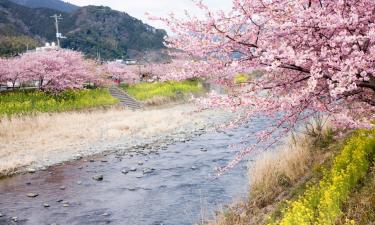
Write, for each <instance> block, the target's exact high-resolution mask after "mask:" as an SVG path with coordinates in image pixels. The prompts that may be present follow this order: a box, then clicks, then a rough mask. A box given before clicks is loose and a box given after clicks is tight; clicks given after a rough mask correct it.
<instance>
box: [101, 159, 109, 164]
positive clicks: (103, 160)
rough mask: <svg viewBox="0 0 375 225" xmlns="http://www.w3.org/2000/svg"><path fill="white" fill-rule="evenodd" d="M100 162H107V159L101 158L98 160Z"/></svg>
mask: <svg viewBox="0 0 375 225" xmlns="http://www.w3.org/2000/svg"><path fill="white" fill-rule="evenodd" d="M100 162H103V163H106V162H108V160H106V159H102V160H100Z"/></svg>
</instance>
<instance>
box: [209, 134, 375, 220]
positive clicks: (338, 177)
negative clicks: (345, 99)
mask: <svg viewBox="0 0 375 225" xmlns="http://www.w3.org/2000/svg"><path fill="white" fill-rule="evenodd" d="M310 134H311V133H310ZM374 135H375V129H372V130H370V131H368V130H357V131H354V132H352V133H351V134H349V135H347V137H346V138H344V139H343V140H334V139H333V136H332V132H331V131H329V130H327V131H325V132H323V133H321V135H319V136H317V135H316V133H315V135H313V137H311V136H304V137H300V139H299V141H297V142H296V141H292V143H291V144H289V145H288V147H287V148H282V149H278V150H277V151H276V152H275V153H266V154H265V155H263V156H262V157H261V158H260V159H258V161H257V162H255V163H254V164H253V165H251V166H250V169H249V178H250V183H251V184H250V194H249V201H248V202H245V203H239V204H236V205H234V206H232V207H229V208H228V209H227V210H225V211H224V212H223V213H221V214H220V215H219V217H218V219H217V221H215V222H211V223H210V224H216V225H229V224H230V225H244V224H269V225H274V224H281V225H292V224H298V225H300V224H301V225H304V224H306V225H308V224H324V225H326V224H364V225H365V224H372V223H374V222H375V218H374V207H373V206H374V204H375V202H374V201H373V200H374V199H375V195H374V194H373V193H372V192H371V188H370V187H371V185H373V182H374V180H375V176H374V168H375V165H374V162H375V160H374V159H375V158H374V155H375V136H374ZM317 137H319V138H317ZM293 140H296V139H293ZM312 146H313V147H312ZM357 204H358V205H363V207H361V208H359V207H358V205H357Z"/></svg>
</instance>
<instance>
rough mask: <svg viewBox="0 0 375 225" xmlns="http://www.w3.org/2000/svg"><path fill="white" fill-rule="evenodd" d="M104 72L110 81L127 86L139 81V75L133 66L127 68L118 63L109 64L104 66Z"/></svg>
mask: <svg viewBox="0 0 375 225" xmlns="http://www.w3.org/2000/svg"><path fill="white" fill-rule="evenodd" d="M104 70H105V71H106V72H107V73H108V74H109V75H110V76H111V78H112V79H114V80H115V81H119V82H125V83H127V84H134V83H136V82H137V81H138V80H139V73H137V68H135V67H134V66H128V65H125V64H122V63H119V62H109V63H107V64H105V68H104Z"/></svg>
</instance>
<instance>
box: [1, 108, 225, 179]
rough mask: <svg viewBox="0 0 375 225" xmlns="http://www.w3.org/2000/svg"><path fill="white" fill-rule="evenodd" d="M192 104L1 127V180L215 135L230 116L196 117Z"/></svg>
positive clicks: (17, 121) (32, 119)
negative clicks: (209, 132) (101, 155)
mask: <svg viewBox="0 0 375 225" xmlns="http://www.w3.org/2000/svg"><path fill="white" fill-rule="evenodd" d="M194 111H195V107H194V106H193V105H190V104H186V105H177V106H171V107H168V108H161V109H150V110H145V111H128V110H121V109H110V110H98V111H93V112H69V113H57V114H39V115H37V116H27V117H20V118H13V119H10V120H9V119H3V120H2V121H0V174H12V173H16V172H20V171H22V170H30V169H31V170H33V169H40V168H43V167H46V166H51V165H54V164H57V163H60V162H65V161H69V160H73V159H75V158H79V157H82V156H88V155H94V154H98V153H102V152H105V151H126V150H129V149H132V148H134V147H136V148H137V147H139V146H142V145H150V144H153V143H158V144H162V143H167V144H168V143H171V142H173V141H179V140H181V139H182V140H183V139H184V138H186V137H188V136H191V135H194V134H197V132H198V133H199V132H204V131H206V130H207V129H212V128H213V127H214V126H215V125H218V124H220V123H222V122H223V121H226V120H227V119H228V117H229V113H228V112H223V111H221V112H218V111H205V112H199V113H195V112H194Z"/></svg>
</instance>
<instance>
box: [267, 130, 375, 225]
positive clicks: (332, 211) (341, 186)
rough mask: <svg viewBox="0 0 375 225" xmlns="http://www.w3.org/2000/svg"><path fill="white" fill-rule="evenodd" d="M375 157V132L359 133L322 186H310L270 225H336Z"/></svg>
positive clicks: (334, 164) (321, 183) (343, 152)
mask: <svg viewBox="0 0 375 225" xmlns="http://www.w3.org/2000/svg"><path fill="white" fill-rule="evenodd" d="M374 155H375V129H373V130H371V131H365V130H361V131H357V132H355V134H354V136H352V137H351V138H349V140H348V141H347V143H346V144H345V146H344V147H343V149H342V151H341V153H340V154H339V155H338V156H337V157H336V158H335V160H334V163H333V166H332V168H331V170H330V171H329V172H328V171H327V172H326V173H325V174H324V176H323V179H322V180H321V181H320V183H319V184H317V185H313V186H311V187H309V188H308V189H307V190H306V191H305V193H304V194H303V195H302V196H301V197H300V198H298V199H297V200H296V201H293V202H289V207H288V208H287V209H286V210H285V211H284V213H283V216H282V219H281V220H280V221H278V222H275V223H270V224H281V225H294V224H295V225H304V224H322V225H329V224H335V222H336V220H337V218H338V217H339V216H340V215H341V213H342V211H341V207H342V204H343V203H344V202H345V201H346V200H347V199H348V196H349V194H350V192H351V190H352V189H353V187H355V185H356V184H357V183H358V181H359V180H360V179H363V178H364V176H365V175H366V173H367V171H368V168H369V164H370V163H371V162H372V161H373V160H374Z"/></svg>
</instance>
